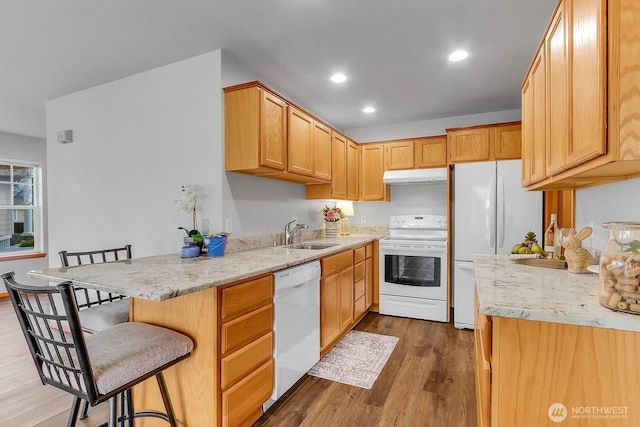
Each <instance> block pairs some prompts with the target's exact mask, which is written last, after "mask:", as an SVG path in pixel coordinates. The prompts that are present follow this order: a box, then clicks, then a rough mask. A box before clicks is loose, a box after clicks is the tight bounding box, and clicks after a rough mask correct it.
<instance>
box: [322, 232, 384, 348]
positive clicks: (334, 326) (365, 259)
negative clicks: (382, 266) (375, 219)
mask: <svg viewBox="0 0 640 427" xmlns="http://www.w3.org/2000/svg"><path fill="white" fill-rule="evenodd" d="M372 262H373V243H368V244H367V245H363V246H361V247H358V248H355V249H349V250H347V251H343V252H340V253H337V254H334V255H329V256H327V257H324V258H322V259H321V260H320V264H321V268H322V278H321V280H320V354H321V355H324V354H325V353H326V352H327V351H329V350H330V349H331V347H333V345H334V344H335V343H336V342H337V341H338V340H339V339H340V338H342V336H343V335H344V334H345V333H347V332H348V331H349V330H350V329H352V328H353V327H354V326H355V325H356V323H357V322H359V321H360V320H362V318H363V317H364V315H365V314H366V313H367V311H369V308H370V307H371V304H372V303H373V295H372V293H373V274H372V269H373V263H372Z"/></svg>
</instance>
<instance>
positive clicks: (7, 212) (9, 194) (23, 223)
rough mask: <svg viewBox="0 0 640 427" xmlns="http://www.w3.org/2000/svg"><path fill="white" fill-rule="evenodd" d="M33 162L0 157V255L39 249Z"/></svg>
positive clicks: (37, 190)
mask: <svg viewBox="0 0 640 427" xmlns="http://www.w3.org/2000/svg"><path fill="white" fill-rule="evenodd" d="M40 176H41V173H40V166H39V165H38V163H37V162H29V161H23V160H7V159H0V257H2V256H6V255H20V254H23V253H29V252H42V250H43V249H42V202H41V196H40V185H41V178H40Z"/></svg>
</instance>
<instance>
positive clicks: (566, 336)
mask: <svg viewBox="0 0 640 427" xmlns="http://www.w3.org/2000/svg"><path fill="white" fill-rule="evenodd" d="M476 304H477V303H476ZM476 307H477V306H476ZM475 323H476V329H475V332H474V334H475V378H476V409H477V416H478V422H477V425H478V426H479V427H485V426H493V427H512V426H519V427H529V426H531V427H538V426H550V425H556V423H558V424H557V425H562V426H566V427H575V426H598V427H622V426H624V427H626V426H637V425H638V422H639V421H640V409H638V405H637V396H638V395H640V381H638V378H639V377H640V366H639V365H638V364H637V363H636V361H635V360H636V358H637V355H638V354H640V333H639V332H631V331H622V330H614V329H605V328H594V327H590V326H576V325H568V324H563V323H553V322H540V321H533V320H524V319H516V318H505V317H487V316H484V315H482V314H481V313H479V312H478V310H477V309H476V319H475ZM563 418H564V419H563Z"/></svg>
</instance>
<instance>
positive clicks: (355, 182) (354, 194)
mask: <svg viewBox="0 0 640 427" xmlns="http://www.w3.org/2000/svg"><path fill="white" fill-rule="evenodd" d="M359 181H360V149H359V147H358V144H356V143H355V142H353V141H351V140H348V141H347V200H358V196H359V195H360V191H359Z"/></svg>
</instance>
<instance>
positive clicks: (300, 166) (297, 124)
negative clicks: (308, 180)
mask: <svg viewBox="0 0 640 427" xmlns="http://www.w3.org/2000/svg"><path fill="white" fill-rule="evenodd" d="M288 113H289V115H288V119H289V120H288V138H287V143H288V144H287V149H288V164H287V170H288V171H289V172H293V173H299V174H301V175H309V176H312V175H313V132H314V120H313V118H312V117H311V116H309V115H308V114H306V113H304V112H302V111H300V110H298V109H297V108H295V107H291V106H289V108H288Z"/></svg>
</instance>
